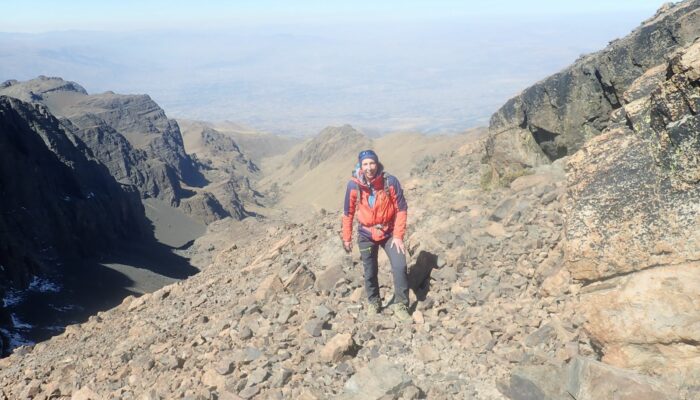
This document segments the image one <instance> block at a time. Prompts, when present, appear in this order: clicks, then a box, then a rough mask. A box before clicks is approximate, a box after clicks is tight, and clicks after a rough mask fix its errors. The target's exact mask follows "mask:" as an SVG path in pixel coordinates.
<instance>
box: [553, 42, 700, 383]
mask: <svg viewBox="0 0 700 400" xmlns="http://www.w3.org/2000/svg"><path fill="white" fill-rule="evenodd" d="M661 67H662V68H660V69H662V70H664V71H665V73H664V75H663V76H662V77H659V76H658V74H655V73H652V74H645V75H643V76H642V77H640V78H639V79H638V81H636V82H634V83H633V85H632V87H633V88H645V89H644V90H635V91H634V92H626V93H625V94H624V95H625V97H627V98H629V99H631V100H632V101H631V102H630V103H629V104H626V105H624V106H623V107H622V108H621V109H620V110H619V111H617V112H615V113H614V114H613V115H612V116H611V119H612V120H617V121H620V122H619V123H618V124H617V126H612V127H611V128H609V129H608V130H606V131H605V132H604V133H603V134H601V135H600V136H598V137H596V138H595V139H593V140H591V141H589V142H588V143H587V144H586V145H585V146H584V147H583V149H582V150H581V151H580V152H578V153H577V154H575V155H574V156H573V157H572V158H571V161H570V166H571V171H570V173H569V196H570V209H569V212H568V214H569V217H568V223H567V230H566V235H567V238H568V243H567V246H566V254H567V256H566V257H567V261H566V262H567V268H568V270H569V271H570V273H571V276H572V277H573V278H574V279H577V280H581V281H583V282H585V283H590V285H589V286H587V287H586V291H585V294H582V296H581V303H582V306H583V309H584V310H585V314H586V316H587V323H586V329H587V330H588V332H589V333H590V334H591V336H592V338H593V339H594V340H595V341H596V343H597V344H598V345H599V346H600V352H601V354H602V355H603V361H605V362H607V363H610V364H613V365H617V366H620V367H624V368H633V369H636V370H638V371H642V372H646V373H654V374H658V375H661V376H664V377H665V378H666V379H671V380H673V381H674V382H675V383H676V384H685V385H693V386H695V387H700V373H699V372H698V371H700V345H699V344H700V334H698V329H697V328H698V326H699V324H700V311H698V310H700V308H698V306H699V305H700V298H698V296H697V293H698V290H700V202H698V199H700V129H699V128H700V126H699V121H698V110H699V109H698V107H699V106H700V89H699V87H700V42H698V43H695V44H693V45H691V46H689V47H687V48H685V49H683V50H680V51H679V52H678V53H677V54H676V55H675V56H673V57H672V58H671V60H670V61H669V62H668V63H664V64H663V65H662V66H661Z"/></svg>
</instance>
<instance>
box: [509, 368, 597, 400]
mask: <svg viewBox="0 0 700 400" xmlns="http://www.w3.org/2000/svg"><path fill="white" fill-rule="evenodd" d="M566 372H567V371H566V369H565V368H561V367H555V366H552V365H530V366H525V367H519V368H517V369H515V370H514V371H513V372H512V373H511V376H510V382H509V383H508V384H507V385H505V384H502V383H499V385H498V389H499V390H500V391H501V393H503V395H505V396H506V397H508V398H509V399H511V400H571V398H570V397H569V395H568V393H567V391H566V379H567V374H566ZM601 399H602V397H601ZM591 400H592V399H591Z"/></svg>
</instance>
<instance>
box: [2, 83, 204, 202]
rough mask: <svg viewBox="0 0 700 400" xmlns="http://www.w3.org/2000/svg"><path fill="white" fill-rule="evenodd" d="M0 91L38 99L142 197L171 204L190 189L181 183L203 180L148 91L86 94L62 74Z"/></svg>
mask: <svg viewBox="0 0 700 400" xmlns="http://www.w3.org/2000/svg"><path fill="white" fill-rule="evenodd" d="M0 94H6V95H8V96H12V97H16V98H19V99H22V100H25V101H31V102H35V103H41V104H44V105H46V106H47V107H48V109H49V110H50V111H51V112H52V113H53V114H54V115H56V116H58V117H61V118H64V119H65V120H67V121H69V123H66V125H67V126H68V127H69V129H70V130H71V131H72V133H74V134H75V135H76V136H78V137H80V138H81V139H82V140H83V141H84V142H85V144H86V145H87V146H88V147H89V148H90V149H91V150H92V151H93V154H94V155H95V157H96V158H97V159H98V160H99V161H100V162H101V163H103V164H104V165H106V166H107V167H108V168H109V170H110V172H111V173H112V175H113V176H114V177H115V178H116V179H117V180H119V181H120V182H122V183H128V184H132V185H134V186H136V187H137V188H138V190H139V192H140V193H141V196H142V197H144V198H149V197H156V198H159V199H161V200H164V201H165V202H167V203H170V204H171V205H173V206H177V205H179V204H180V201H181V200H182V199H183V198H186V197H189V196H191V195H192V193H191V192H190V191H188V190H184V189H183V188H182V185H183V184H184V185H187V186H191V187H201V186H203V185H204V184H205V183H206V181H205V179H204V177H203V176H202V175H201V173H200V172H199V170H198V168H197V165H196V164H195V162H194V161H193V160H192V159H191V158H190V156H189V155H188V154H187V153H186V152H185V148H184V145H183V143H182V137H181V135H180V130H179V128H178V126H177V123H176V122H175V121H173V120H169V119H168V118H167V117H166V115H165V112H164V111H163V110H162V109H161V108H160V107H159V106H158V105H157V104H156V103H155V102H154V101H153V100H152V99H151V98H150V97H148V96H147V95H119V94H114V93H111V92H107V93H102V94H98V95H88V94H87V92H86V91H85V89H83V88H82V87H80V86H79V85H77V84H76V83H73V82H67V81H64V80H63V79H60V78H46V77H40V78H37V79H33V80H30V81H26V82H17V81H8V82H5V83H4V84H3V87H2V88H0Z"/></svg>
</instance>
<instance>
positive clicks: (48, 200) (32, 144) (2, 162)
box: [0, 96, 149, 353]
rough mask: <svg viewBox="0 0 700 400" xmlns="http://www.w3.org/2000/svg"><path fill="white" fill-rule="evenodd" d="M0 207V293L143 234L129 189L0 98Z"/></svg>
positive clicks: (21, 107) (20, 105)
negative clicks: (67, 263)
mask: <svg viewBox="0 0 700 400" xmlns="http://www.w3.org/2000/svg"><path fill="white" fill-rule="evenodd" d="M0 210H1V211H2V212H1V213H0V266H2V268H0V277H1V279H0V282H1V283H0V294H2V295H4V291H5V290H6V289H8V288H10V287H12V288H15V289H23V288H26V287H27V285H28V284H29V282H30V280H31V278H32V277H34V276H46V275H51V274H52V273H56V272H57V271H59V270H60V269H61V264H62V263H66V262H68V261H70V260H75V259H79V258H84V257H88V256H93V255H95V254H99V253H101V252H105V251H110V250H111V249H112V248H113V246H114V244H115V243H117V242H119V241H124V240H127V239H139V238H146V237H148V235H149V230H148V224H147V220H146V218H145V215H144V209H143V206H142V205H141V203H140V201H139V197H138V192H137V191H136V190H135V189H134V188H133V187H129V186H123V185H120V184H118V183H117V182H116V181H115V180H114V179H113V178H112V177H111V176H110V174H109V171H108V170H107V168H105V167H104V166H103V165H101V164H100V163H99V162H98V161H97V160H96V159H95V158H94V157H93V155H92V153H91V152H90V150H89V149H88V148H87V146H86V145H85V144H84V143H83V142H82V141H81V140H80V139H79V138H78V137H76V136H74V135H73V134H72V133H71V131H70V130H66V129H65V127H64V125H62V124H61V122H60V121H59V120H57V119H56V118H54V117H53V115H51V113H49V111H48V110H47V109H46V108H45V107H44V106H41V105H36V104H29V103H25V102H22V101H20V100H16V99H13V98H10V97H6V96H0ZM4 317H5V318H3V321H2V324H3V325H4V326H5V327H7V326H8V324H9V321H8V320H7V319H6V317H7V316H4ZM0 344H2V346H0V350H3V349H4V350H7V349H6V345H7V343H3V342H0ZM3 353H4V351H3Z"/></svg>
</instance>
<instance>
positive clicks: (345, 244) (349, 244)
mask: <svg viewBox="0 0 700 400" xmlns="http://www.w3.org/2000/svg"><path fill="white" fill-rule="evenodd" d="M343 248H344V249H345V252H346V253H350V252H351V251H352V242H346V241H343Z"/></svg>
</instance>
